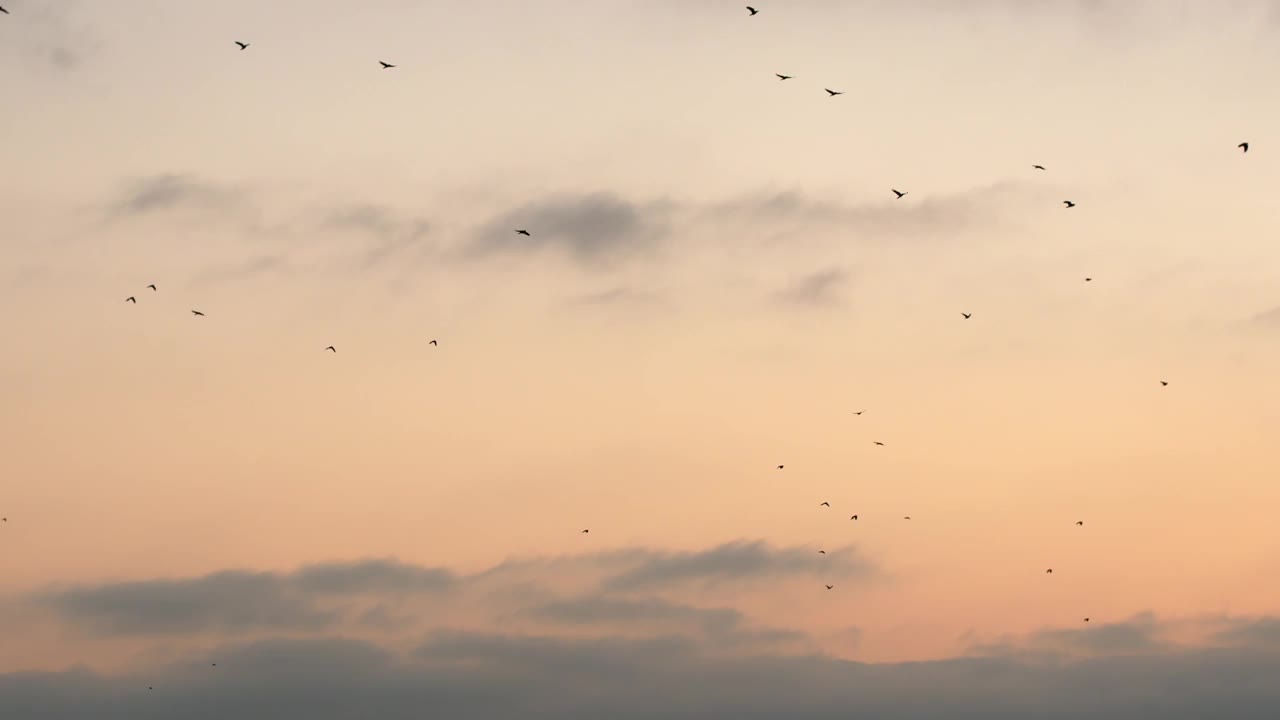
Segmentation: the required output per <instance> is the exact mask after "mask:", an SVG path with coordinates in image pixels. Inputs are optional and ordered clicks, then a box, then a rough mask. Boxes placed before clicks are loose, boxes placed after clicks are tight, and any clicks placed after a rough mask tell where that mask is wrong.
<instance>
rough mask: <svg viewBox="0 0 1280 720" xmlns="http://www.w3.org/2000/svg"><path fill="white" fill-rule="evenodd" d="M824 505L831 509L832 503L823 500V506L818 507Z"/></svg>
mask: <svg viewBox="0 0 1280 720" xmlns="http://www.w3.org/2000/svg"><path fill="white" fill-rule="evenodd" d="M822 505H826V506H827V507H831V503H829V502H827V501H825V500H823V501H822V504H821V505H819V506H818V507H822Z"/></svg>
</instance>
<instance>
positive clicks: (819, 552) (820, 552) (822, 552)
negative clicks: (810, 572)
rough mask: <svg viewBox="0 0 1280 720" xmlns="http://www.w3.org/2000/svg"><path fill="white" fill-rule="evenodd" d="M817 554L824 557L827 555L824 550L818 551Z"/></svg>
mask: <svg viewBox="0 0 1280 720" xmlns="http://www.w3.org/2000/svg"><path fill="white" fill-rule="evenodd" d="M818 554H819V555H826V554H827V551H826V550H819V551H818Z"/></svg>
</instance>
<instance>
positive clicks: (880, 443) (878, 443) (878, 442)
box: [875, 440, 884, 447]
mask: <svg viewBox="0 0 1280 720" xmlns="http://www.w3.org/2000/svg"><path fill="white" fill-rule="evenodd" d="M875 443H876V444H877V445H879V446H880V447H884V443H882V442H880V441H879V440H876V441H875Z"/></svg>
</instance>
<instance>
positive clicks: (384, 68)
mask: <svg viewBox="0 0 1280 720" xmlns="http://www.w3.org/2000/svg"><path fill="white" fill-rule="evenodd" d="M378 64H379V65H381V66H382V69H383V70H390V69H391V68H393V67H395V65H392V64H391V63H388V62H382V61H381V60H379V61H378Z"/></svg>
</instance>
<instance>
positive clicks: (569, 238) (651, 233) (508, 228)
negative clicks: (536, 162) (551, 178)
mask: <svg viewBox="0 0 1280 720" xmlns="http://www.w3.org/2000/svg"><path fill="white" fill-rule="evenodd" d="M669 211H670V206H668V205H665V204H661V203H654V204H648V205H641V204H637V203H633V202H631V201H628V200H624V199H622V198H620V197H618V196H616V195H613V194H611V193H603V192H600V193H591V194H586V195H573V196H558V197H552V198H548V199H546V200H542V201H539V202H535V203H530V204H528V205H525V206H523V207H519V208H515V209H513V210H509V211H507V212H505V213H503V214H502V215H500V216H498V217H496V218H494V219H493V220H491V221H490V222H489V223H487V224H486V225H485V226H484V227H482V228H481V229H479V230H478V231H477V232H476V233H475V236H474V238H473V241H472V243H471V245H470V246H469V248H468V252H469V253H470V254H472V255H479V256H485V255H495V254H524V253H532V252H535V251H541V250H544V249H547V248H559V249H561V250H563V251H564V252H567V253H568V254H569V255H570V256H571V257H572V258H573V259H575V260H577V261H579V262H581V263H584V264H600V263H606V262H609V261H613V260H618V259H621V258H624V257H628V256H632V255H635V254H637V253H640V252H643V251H645V250H649V249H651V248H652V247H653V245H654V244H655V243H656V242H657V241H658V240H659V239H660V238H661V237H662V236H663V234H664V233H665V232H666V228H667V219H668V213H669ZM517 229H523V230H528V231H529V236H528V237H526V236H524V235H518V234H516V232H515V231H516V230H517Z"/></svg>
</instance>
